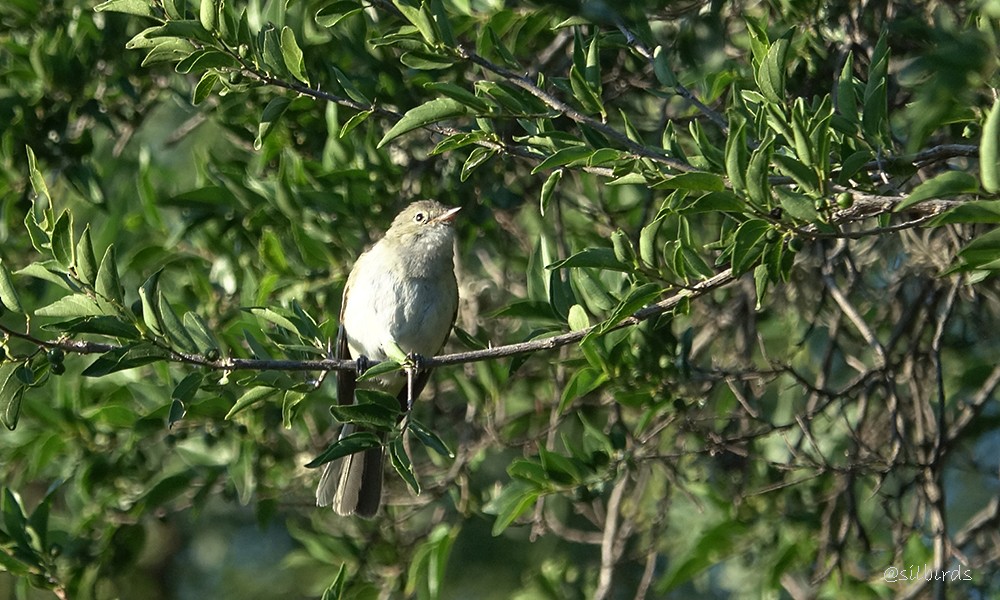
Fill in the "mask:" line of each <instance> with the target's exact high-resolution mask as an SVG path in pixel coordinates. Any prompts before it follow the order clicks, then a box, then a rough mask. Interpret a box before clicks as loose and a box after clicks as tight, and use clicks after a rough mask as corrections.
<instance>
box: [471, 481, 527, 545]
mask: <svg viewBox="0 0 1000 600" xmlns="http://www.w3.org/2000/svg"><path fill="white" fill-rule="evenodd" d="M540 495H541V491H540V490H539V489H538V488H537V487H536V486H535V485H534V484H530V483H526V482H522V481H515V482H513V483H510V484H508V485H506V486H504V488H503V491H502V492H500V495H499V496H498V497H496V498H494V499H493V500H491V501H490V502H489V504H488V505H487V506H486V507H485V508H484V509H483V511H484V512H486V513H492V514H495V515H496V517H497V518H496V521H494V522H493V535H494V536H498V535H500V534H501V533H503V532H504V530H506V529H507V527H509V526H510V524H511V523H513V522H514V520H515V519H517V518H518V517H520V516H521V515H523V514H524V513H526V512H527V511H528V509H530V508H531V507H532V506H534V505H535V503H536V502H537V501H538V498H539V496H540Z"/></svg>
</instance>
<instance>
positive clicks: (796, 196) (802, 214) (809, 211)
mask: <svg viewBox="0 0 1000 600" xmlns="http://www.w3.org/2000/svg"><path fill="white" fill-rule="evenodd" d="M775 191H776V193H777V194H778V201H779V203H780V204H781V210H783V211H784V212H785V214H787V215H788V216H790V217H792V218H793V219H796V220H798V221H805V222H806V223H815V222H817V221H819V213H818V212H817V211H816V202H815V201H814V200H813V199H812V198H811V197H809V196H806V195H805V194H800V193H798V192H795V191H792V190H790V189H787V188H785V187H779V188H775Z"/></svg>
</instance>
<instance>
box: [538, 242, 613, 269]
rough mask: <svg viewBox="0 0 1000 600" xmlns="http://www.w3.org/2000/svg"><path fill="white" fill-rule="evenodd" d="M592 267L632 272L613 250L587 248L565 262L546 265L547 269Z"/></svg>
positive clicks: (564, 260)
mask: <svg viewBox="0 0 1000 600" xmlns="http://www.w3.org/2000/svg"><path fill="white" fill-rule="evenodd" d="M583 267H591V268H596V269H605V270H609V271H623V272H626V273H628V272H631V270H632V268H631V266H629V265H625V264H623V263H622V262H621V261H620V260H618V258H617V257H616V256H615V251H614V250H613V249H611V248H585V249H583V250H581V251H580V252H577V253H576V254H574V255H572V256H570V257H569V258H565V259H563V260H560V261H557V262H554V263H552V264H551V265H546V266H545V268H546V269H573V268H583Z"/></svg>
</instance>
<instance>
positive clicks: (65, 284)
mask: <svg viewBox="0 0 1000 600" xmlns="http://www.w3.org/2000/svg"><path fill="white" fill-rule="evenodd" d="M14 275H27V276H29V277H36V278H38V279H42V280H44V281H48V282H49V283H54V284H56V285H58V286H59V287H61V288H63V289H65V290H68V291H70V292H74V291H77V290H78V289H79V288H78V286H76V285H75V284H74V283H73V281H72V280H70V278H69V277H67V276H66V274H65V273H63V272H62V268H61V267H59V266H57V265H56V264H55V261H52V260H48V261H45V262H42V263H31V264H30V265H28V266H26V267H24V268H23V269H19V270H17V271H15V272H14Z"/></svg>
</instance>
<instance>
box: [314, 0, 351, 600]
mask: <svg viewBox="0 0 1000 600" xmlns="http://www.w3.org/2000/svg"><path fill="white" fill-rule="evenodd" d="M352 4H353V3H352ZM359 10H360V9H359ZM317 20H318V17H317ZM346 582H347V563H346V562H345V563H341V565H340V569H339V570H338V571H337V575H336V577H334V578H333V581H332V582H331V583H330V585H329V586H327V588H326V590H324V591H323V596H322V598H320V600H341V598H343V596H344V584H345V583H346Z"/></svg>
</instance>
